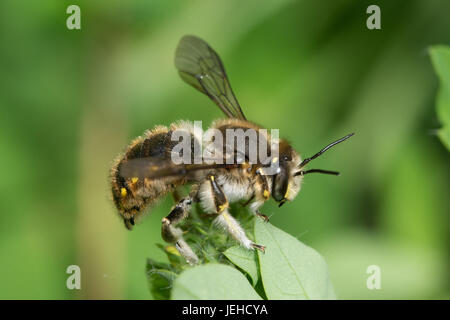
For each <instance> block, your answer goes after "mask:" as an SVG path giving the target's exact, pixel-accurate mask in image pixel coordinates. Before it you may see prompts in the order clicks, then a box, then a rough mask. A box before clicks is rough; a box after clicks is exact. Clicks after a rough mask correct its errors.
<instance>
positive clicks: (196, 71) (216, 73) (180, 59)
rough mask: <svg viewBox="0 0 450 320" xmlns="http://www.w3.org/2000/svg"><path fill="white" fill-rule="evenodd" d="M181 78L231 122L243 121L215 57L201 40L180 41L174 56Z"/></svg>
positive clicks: (242, 114)
mask: <svg viewBox="0 0 450 320" xmlns="http://www.w3.org/2000/svg"><path fill="white" fill-rule="evenodd" d="M175 66H176V68H177V69H178V72H179V74H180V76H181V78H182V79H183V80H184V81H185V82H186V83H188V84H190V85H191V86H193V87H194V88H196V89H197V90H199V91H200V92H203V93H204V94H206V95H207V96H208V97H210V98H211V99H212V100H213V101H214V102H215V103H216V104H217V105H218V106H219V108H220V109H221V110H222V111H223V112H224V113H225V114H226V115H227V116H228V117H230V118H238V119H243V120H246V119H245V116H244V113H243V112H242V110H241V106H240V105H239V102H238V101H237V100H236V97H235V96H234V94H233V90H232V89H231V86H230V83H229V82H228V78H227V74H226V73H225V69H224V67H223V64H222V61H221V60H220V58H219V56H218V54H217V53H216V52H215V51H214V50H213V49H212V48H211V47H210V46H209V45H208V44H207V43H206V42H205V41H203V40H202V39H200V38H197V37H194V36H184V37H183V38H181V40H180V42H179V44H178V47H177V50H176V52H175Z"/></svg>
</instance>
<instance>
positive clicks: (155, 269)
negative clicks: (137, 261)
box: [147, 259, 177, 300]
mask: <svg viewBox="0 0 450 320" xmlns="http://www.w3.org/2000/svg"><path fill="white" fill-rule="evenodd" d="M170 268H171V267H170V266H169V265H168V264H165V263H160V262H156V261H154V260H152V259H147V282H148V287H149V289H150V292H151V294H152V296H153V298H154V299H156V300H167V299H169V297H170V290H171V289H172V286H173V281H174V280H175V278H176V277H177V274H176V273H175V272H173V271H171V270H170Z"/></svg>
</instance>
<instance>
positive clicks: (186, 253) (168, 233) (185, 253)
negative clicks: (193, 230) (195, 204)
mask: <svg viewBox="0 0 450 320" xmlns="http://www.w3.org/2000/svg"><path fill="white" fill-rule="evenodd" d="M191 204H192V198H190V197H187V198H184V199H182V200H181V201H180V202H178V203H177V204H176V205H175V207H174V208H173V209H172V211H171V212H170V213H169V215H168V216H167V217H165V218H163V219H162V227H161V235H162V238H163V239H164V241H166V242H168V243H174V244H175V247H176V248H177V249H178V251H179V252H180V254H181V256H182V257H183V258H185V259H186V261H187V262H188V263H189V264H191V265H192V264H196V263H198V257H197V255H196V254H195V253H194V251H192V249H191V247H190V246H189V245H188V244H187V243H186V241H184V239H183V231H182V230H181V229H180V228H177V227H176V224H177V223H179V222H180V221H182V220H183V219H185V218H187V216H188V215H189V211H190V210H191Z"/></svg>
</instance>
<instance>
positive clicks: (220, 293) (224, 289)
mask: <svg viewBox="0 0 450 320" xmlns="http://www.w3.org/2000/svg"><path fill="white" fill-rule="evenodd" d="M172 299H175V300H187V299H195V300H197V299H198V300H232V299H233V300H234V299H236V300H260V299H261V297H260V296H259V295H258V294H257V293H256V292H255V290H253V288H252V286H251V285H250V283H249V282H248V280H247V279H246V278H245V276H244V275H243V274H242V273H241V272H239V271H238V270H237V269H236V268H234V267H231V266H227V265H224V264H217V263H209V264H205V265H199V266H196V267H194V268H190V269H187V270H185V271H183V272H182V273H181V274H180V275H179V276H178V278H177V279H176V280H175V282H174V287H173V290H172Z"/></svg>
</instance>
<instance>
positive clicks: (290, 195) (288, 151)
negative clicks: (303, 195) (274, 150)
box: [272, 140, 303, 205]
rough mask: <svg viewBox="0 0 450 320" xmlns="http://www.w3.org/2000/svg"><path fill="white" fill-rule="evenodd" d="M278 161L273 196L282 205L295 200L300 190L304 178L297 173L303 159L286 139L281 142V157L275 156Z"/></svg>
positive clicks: (273, 181) (273, 180) (273, 183)
mask: <svg viewBox="0 0 450 320" xmlns="http://www.w3.org/2000/svg"><path fill="white" fill-rule="evenodd" d="M274 161H277V162H278V168H279V169H278V170H277V174H275V175H274V176H273V178H272V197H273V198H274V199H275V201H277V202H280V205H281V204H283V203H284V202H286V201H288V200H289V201H290V200H293V199H294V198H295V197H296V196H297V194H298V192H299V191H300V184H301V181H302V179H303V176H301V175H295V173H296V172H297V171H298V165H299V164H300V162H301V160H300V157H299V155H298V154H297V152H295V150H294V149H293V148H292V147H291V146H290V145H289V144H288V143H287V142H286V141H285V140H280V142H279V157H277V158H274Z"/></svg>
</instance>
